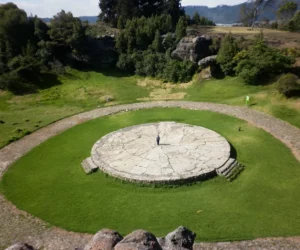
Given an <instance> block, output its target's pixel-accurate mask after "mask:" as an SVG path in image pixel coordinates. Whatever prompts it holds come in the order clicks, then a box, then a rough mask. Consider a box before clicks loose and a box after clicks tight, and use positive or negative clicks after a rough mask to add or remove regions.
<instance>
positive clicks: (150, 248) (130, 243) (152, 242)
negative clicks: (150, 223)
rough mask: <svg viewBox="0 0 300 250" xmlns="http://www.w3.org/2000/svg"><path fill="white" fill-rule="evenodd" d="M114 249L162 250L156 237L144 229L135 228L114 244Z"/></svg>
mask: <svg viewBox="0 0 300 250" xmlns="http://www.w3.org/2000/svg"><path fill="white" fill-rule="evenodd" d="M115 250H162V249H161V247H160V245H159V244H158V242H157V239H156V237H155V236H154V235H153V234H151V233H149V232H147V231H145V230H136V231H134V232H132V233H131V234H128V235H127V236H126V237H125V238H124V239H123V240H122V241H121V242H119V243H118V244H117V245H116V246H115Z"/></svg>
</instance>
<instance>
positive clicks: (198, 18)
mask: <svg viewBox="0 0 300 250" xmlns="http://www.w3.org/2000/svg"><path fill="white" fill-rule="evenodd" d="M193 22H194V23H195V24H199V23H200V16H199V14H198V12H195V14H194V15H193Z"/></svg>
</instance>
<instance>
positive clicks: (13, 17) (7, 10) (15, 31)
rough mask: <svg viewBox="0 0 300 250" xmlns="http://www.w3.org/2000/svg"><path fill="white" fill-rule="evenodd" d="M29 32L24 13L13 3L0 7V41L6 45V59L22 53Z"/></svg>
mask: <svg viewBox="0 0 300 250" xmlns="http://www.w3.org/2000/svg"><path fill="white" fill-rule="evenodd" d="M29 31H30V28H29V22H28V18H27V15H26V13H25V11H23V10H20V9H19V8H18V7H17V6H16V5H15V4H13V3H8V4H3V5H0V39H1V40H2V41H4V42H5V43H6V53H7V55H6V56H7V57H8V58H7V59H10V58H12V57H14V56H17V55H18V54H20V53H21V52H22V48H23V47H24V46H26V43H27V40H28V39H29V36H30V33H29Z"/></svg>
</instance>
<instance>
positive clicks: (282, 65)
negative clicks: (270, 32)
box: [235, 39, 295, 84]
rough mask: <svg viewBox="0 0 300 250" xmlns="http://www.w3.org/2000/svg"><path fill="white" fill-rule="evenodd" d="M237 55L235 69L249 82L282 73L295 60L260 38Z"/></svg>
mask: <svg viewBox="0 0 300 250" xmlns="http://www.w3.org/2000/svg"><path fill="white" fill-rule="evenodd" d="M240 54H242V55H237V56H236V58H235V61H237V62H238V64H237V66H236V68H235V71H236V73H237V74H238V75H239V76H240V77H241V78H242V79H243V80H244V81H245V83H247V84H258V83H261V81H262V80H264V79H267V78H270V76H274V75H276V74H280V73H282V72H283V71H284V70H286V69H288V68H289V67H291V65H292V64H293V63H294V62H295V60H294V58H292V57H290V56H286V55H285V54H284V53H282V51H280V50H279V49H275V48H271V47H268V46H267V45H266V44H265V42H263V41H261V39H258V40H257V42H256V44H254V45H253V46H251V47H249V49H248V50H247V51H245V50H244V51H242V52H241V53H240Z"/></svg>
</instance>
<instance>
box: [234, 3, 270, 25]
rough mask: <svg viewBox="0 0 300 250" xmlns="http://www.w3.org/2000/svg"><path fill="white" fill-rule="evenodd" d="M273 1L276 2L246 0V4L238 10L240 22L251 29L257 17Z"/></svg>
mask: <svg viewBox="0 0 300 250" xmlns="http://www.w3.org/2000/svg"><path fill="white" fill-rule="evenodd" d="M275 1H276V0H248V2H247V3H244V4H242V6H241V9H240V19H241V22H243V23H244V24H247V25H249V26H250V27H251V28H252V29H253V28H254V24H255V22H256V21H257V20H258V18H259V16H260V15H261V14H262V13H263V12H264V11H265V9H266V8H268V7H269V6H270V5H272V4H273V3H274V2H275Z"/></svg>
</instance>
